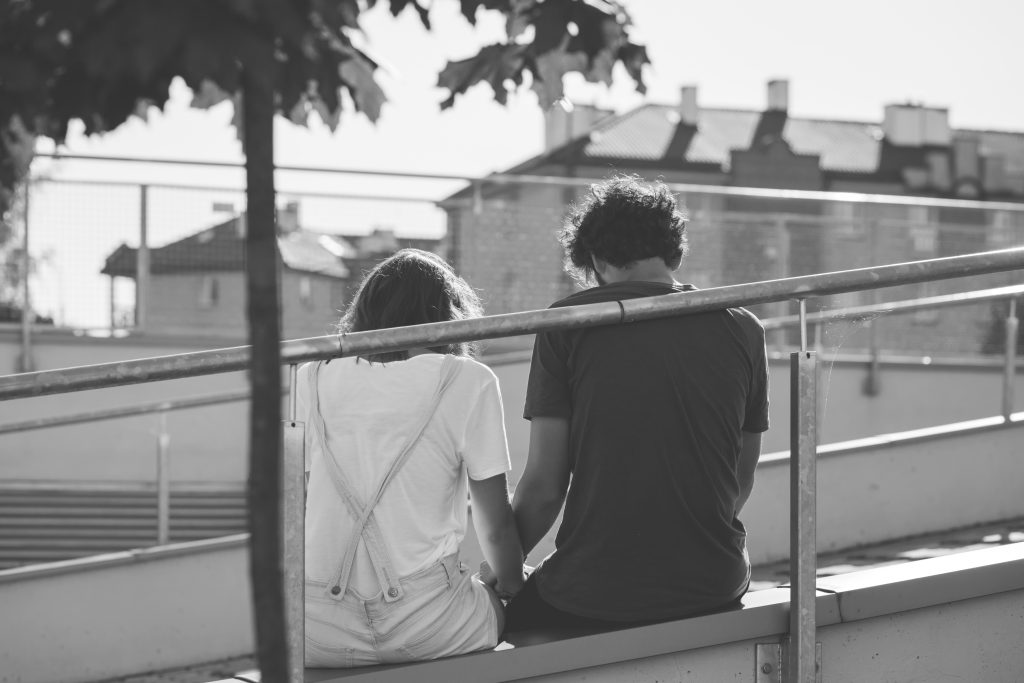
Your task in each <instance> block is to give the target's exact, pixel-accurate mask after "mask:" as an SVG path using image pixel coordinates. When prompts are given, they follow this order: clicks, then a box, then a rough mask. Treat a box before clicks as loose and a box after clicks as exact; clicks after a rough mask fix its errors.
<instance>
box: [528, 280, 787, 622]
mask: <svg viewBox="0 0 1024 683" xmlns="http://www.w3.org/2000/svg"><path fill="white" fill-rule="evenodd" d="M693 289H694V288H693V287H692V286H690V285H683V286H675V287H674V286H671V285H667V284H660V283H655V282H623V283H614V284H609V285H604V286H601V287H595V288H593V289H588V290H586V291H583V292H578V293H576V294H573V295H572V296H569V297H567V298H565V299H562V300H561V301H558V302H557V303H555V304H554V305H553V307H561V306H571V305H577V304H588V303H598V302H604V301H615V300H620V299H632V298H637V297H644V296H656V295H661V294H671V293H673V292H683V291H692V290H693ZM767 367H768V366H767V362H766V357H765V343H764V328H763V327H762V326H761V323H760V322H759V321H758V320H757V318H756V317H755V316H754V315H753V314H751V313H749V312H748V311H746V310H744V309H742V308H732V309H727V310H723V311H713V312H709V313H698V314H692V315H684V316H676V317H671V318H661V319H657V320H646V321H641V322H635V323H628V324H625V325H612V326H605V327H591V328H587V329H577V330H559V331H556V332H546V333H542V334H539V335H537V341H536V343H535V345H534V351H533V363H532V365H531V368H530V380H529V385H528V388H527V395H526V409H525V415H524V417H526V418H527V419H532V418H534V417H543V416H550V417H567V418H569V423H570V426H569V456H570V462H571V467H572V481H571V485H570V487H569V492H568V495H567V497H566V502H565V512H564V515H563V519H562V524H561V526H560V527H559V529H558V534H557V536H556V539H555V547H556V550H555V552H554V553H552V555H551V556H549V557H548V558H547V560H546V561H545V562H544V563H543V565H542V566H541V567H540V568H539V569H538V570H537V587H538V590H539V592H540V594H541V596H542V597H543V598H544V600H545V601H547V602H548V603H550V604H551V605H553V606H554V607H557V608H558V609H561V610H563V611H566V612H570V613H573V614H577V615H581V616H586V617H593V618H598V619H608V620H621V621H639V620H647V619H662V618H672V617H682V616H686V615H687V614H692V613H696V612H700V611H705V610H708V609H712V608H715V607H718V606H720V605H723V604H725V603H728V602H730V601H732V600H733V599H735V598H736V597H738V596H739V595H741V594H742V593H743V591H744V590H745V588H746V585H747V583H748V581H749V577H750V563H749V560H748V558H747V553H746V546H745V532H744V528H743V525H742V524H741V523H740V521H739V520H738V519H736V517H735V514H734V511H735V506H736V500H737V497H738V495H739V481H738V478H737V473H736V471H737V464H738V459H739V452H740V440H741V430H742V431H747V432H763V431H765V430H766V429H768V370H767Z"/></svg>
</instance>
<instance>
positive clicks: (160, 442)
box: [156, 411, 171, 545]
mask: <svg viewBox="0 0 1024 683" xmlns="http://www.w3.org/2000/svg"><path fill="white" fill-rule="evenodd" d="M170 445H171V437H170V435H169V434H168V433H167V413H166V412H164V411H161V413H160V423H159V427H158V428H157V434H156V543H157V545H167V544H168V543H170V537H171V472H170Z"/></svg>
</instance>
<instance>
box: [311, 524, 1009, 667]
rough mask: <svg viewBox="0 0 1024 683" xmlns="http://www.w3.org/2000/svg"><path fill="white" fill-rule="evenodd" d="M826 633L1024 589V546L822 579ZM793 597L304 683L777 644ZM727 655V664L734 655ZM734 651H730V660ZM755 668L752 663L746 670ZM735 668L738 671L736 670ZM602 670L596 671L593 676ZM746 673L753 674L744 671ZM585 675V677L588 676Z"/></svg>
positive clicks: (820, 610) (819, 605)
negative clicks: (755, 643) (833, 628)
mask: <svg viewBox="0 0 1024 683" xmlns="http://www.w3.org/2000/svg"><path fill="white" fill-rule="evenodd" d="M818 588H819V589H824V590H825V591H826V592H823V591H821V590H819V593H818V597H817V600H816V613H817V625H818V628H820V629H826V628H827V627H830V626H836V625H840V624H844V623H847V622H853V621H859V620H865V619H870V618H872V617H878V616H883V615H891V614H900V613H903V612H909V611H911V610H917V609H920V608H924V607H932V606H936V605H944V604H947V603H952V602H957V601H965V600H972V599H976V598H986V597H987V596H991V595H994V594H998V593H1003V592H1011V591H1020V590H1022V589H1024V543H1016V544H1009V545H1007V546H1003V547H999V548H990V549H985V550H979V551H973V552H965V553H961V554H958V555H953V556H947V557H941V558H934V559H929V560H919V561H917V562H913V563H910V564H906V565H899V566H896V567H884V568H879V569H871V570H865V571H862V572H854V573H851V574H847V575H844V576H842V577H835V578H829V579H821V580H819V581H818ZM788 615H789V591H788V589H783V588H778V589H771V590H766V591H757V592H754V593H749V594H748V595H747V596H745V598H744V600H743V607H742V608H741V609H737V610H733V611H731V612H724V613H721V614H714V615H710V616H704V617H695V618H693V619H683V620H680V621H674V622H667V623H664V624H656V625H652V626H642V627H636V628H624V629H621V630H617V631H609V632H604V633H596V634H591V635H580V636H576V637H569V638H564V639H557V638H555V637H553V636H551V635H548V636H545V635H544V634H539V635H536V634H535V636H534V637H531V638H528V639H526V640H528V641H529V644H526V642H525V641H523V642H521V643H520V644H519V645H518V646H512V645H510V644H508V643H503V644H502V645H499V646H498V648H497V649H496V650H495V651H493V652H480V653H474V654H470V655H463V656H461V657H451V658H448V659H441V660H435V661H432V662H421V663H413V664H403V665H394V666H380V667H365V668H360V669H347V670H344V669H307V670H306V676H305V680H306V683H331V682H333V681H345V682H346V683H349V682H352V681H359V682H361V683H362V682H368V681H388V682H392V681H393V682H396V683H399V682H403V681H410V682H411V681H439V682H440V681H463V680H465V681H469V680H471V681H481V682H482V683H483V682H490V681H510V680H517V679H521V678H529V677H534V676H546V675H552V674H559V673H562V672H569V671H574V670H579V669H591V670H592V671H594V672H600V668H599V667H602V666H607V665H612V664H621V663H623V662H629V661H632V660H641V659H646V658H652V657H654V658H656V657H658V656H660V655H671V654H678V653H683V654H682V655H681V656H682V657H685V656H686V654H685V653H689V652H691V651H696V650H702V653H703V654H706V651H703V649H706V648H713V647H715V646H722V645H728V644H732V643H737V642H740V641H749V642H748V643H747V644H748V645H749V643H750V642H753V641H755V640H757V639H760V640H763V641H768V642H777V641H779V640H780V639H781V638H782V637H783V636H784V635H785V633H786V632H787V630H788ZM732 652H733V651H732V650H728V653H729V655H728V656H729V657H730V658H731V657H732V656H733V654H732ZM725 655H726V652H723V656H725ZM745 664H748V663H745ZM730 666H733V668H735V662H731V663H730ZM594 667H598V668H596V669H595V668H594ZM744 668H745V667H744ZM581 673H582V672H581Z"/></svg>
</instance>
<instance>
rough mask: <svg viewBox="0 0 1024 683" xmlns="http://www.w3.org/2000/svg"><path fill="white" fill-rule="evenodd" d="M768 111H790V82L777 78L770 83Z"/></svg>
mask: <svg viewBox="0 0 1024 683" xmlns="http://www.w3.org/2000/svg"><path fill="white" fill-rule="evenodd" d="M767 110H768V111H781V112H788V111H789V81H788V80H786V79H784V78H777V79H774V80H771V81H768V106H767Z"/></svg>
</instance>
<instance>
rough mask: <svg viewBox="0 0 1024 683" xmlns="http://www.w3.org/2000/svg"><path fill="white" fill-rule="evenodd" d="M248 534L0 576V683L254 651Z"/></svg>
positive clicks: (86, 677)
mask: <svg viewBox="0 0 1024 683" xmlns="http://www.w3.org/2000/svg"><path fill="white" fill-rule="evenodd" d="M246 545H247V539H246V536H245V535H244V534H239V535H237V536H231V537H226V538H223V539H213V540H210V541H196V542H193V543H181V544H175V545H171V546H163V547H160V548H154V549H151V550H142V551H138V552H134V553H132V552H128V553H112V554H110V555H102V556H97V557H92V558H84V559H81V560H72V561H68V562H60V563H54V564H48V565H41V566H37V567H25V568H21V569H13V570H8V571H5V572H0V577H2V578H3V580H2V581H0V605H2V606H3V608H2V609H0V680H4V681H18V682H19V683H86V682H91V681H99V680H108V679H112V678H114V679H116V678H120V677H124V676H130V675H136V674H140V673H145V672H150V671H161V670H168V669H177V668H182V667H188V666H192V665H195V664H198V663H202V662H211V661H215V660H219V659H224V658H227V657H237V656H240V655H247V654H250V653H252V652H253V647H254V646H253V626H252V624H253V621H252V607H251V599H252V594H251V593H252V591H251V587H250V583H249V552H248V548H247V547H246Z"/></svg>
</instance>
